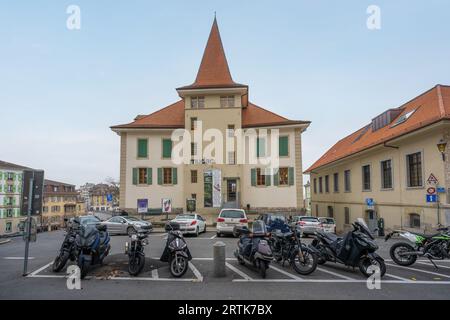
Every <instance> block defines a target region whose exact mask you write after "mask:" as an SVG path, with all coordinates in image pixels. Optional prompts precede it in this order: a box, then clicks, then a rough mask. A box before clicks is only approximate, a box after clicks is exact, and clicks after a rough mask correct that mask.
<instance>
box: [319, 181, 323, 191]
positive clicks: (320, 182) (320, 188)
mask: <svg viewBox="0 0 450 320" xmlns="http://www.w3.org/2000/svg"><path fill="white" fill-rule="evenodd" d="M319 193H323V178H322V177H320V178H319Z"/></svg>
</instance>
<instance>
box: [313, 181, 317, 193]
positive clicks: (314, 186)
mask: <svg viewBox="0 0 450 320" xmlns="http://www.w3.org/2000/svg"><path fill="white" fill-rule="evenodd" d="M313 189H314V193H315V194H317V178H314V182H313Z"/></svg>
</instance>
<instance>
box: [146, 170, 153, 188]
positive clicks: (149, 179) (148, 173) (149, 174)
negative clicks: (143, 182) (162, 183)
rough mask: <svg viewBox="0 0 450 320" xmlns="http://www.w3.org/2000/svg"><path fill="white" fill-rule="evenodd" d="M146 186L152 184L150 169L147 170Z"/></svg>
mask: <svg viewBox="0 0 450 320" xmlns="http://www.w3.org/2000/svg"><path fill="white" fill-rule="evenodd" d="M147 184H148V185H150V184H152V168H147Z"/></svg>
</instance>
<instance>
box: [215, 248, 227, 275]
mask: <svg viewBox="0 0 450 320" xmlns="http://www.w3.org/2000/svg"><path fill="white" fill-rule="evenodd" d="M225 248H226V245H225V243H223V242H222V241H218V242H216V243H215V244H214V245H213V249H214V254H213V255H214V276H215V277H225V276H226V269H225Z"/></svg>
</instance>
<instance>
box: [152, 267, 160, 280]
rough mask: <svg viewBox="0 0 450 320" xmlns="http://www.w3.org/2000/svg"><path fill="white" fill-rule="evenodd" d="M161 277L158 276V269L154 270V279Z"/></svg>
mask: <svg viewBox="0 0 450 320" xmlns="http://www.w3.org/2000/svg"><path fill="white" fill-rule="evenodd" d="M158 278H159V275H158V269H153V270H152V279H158Z"/></svg>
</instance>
